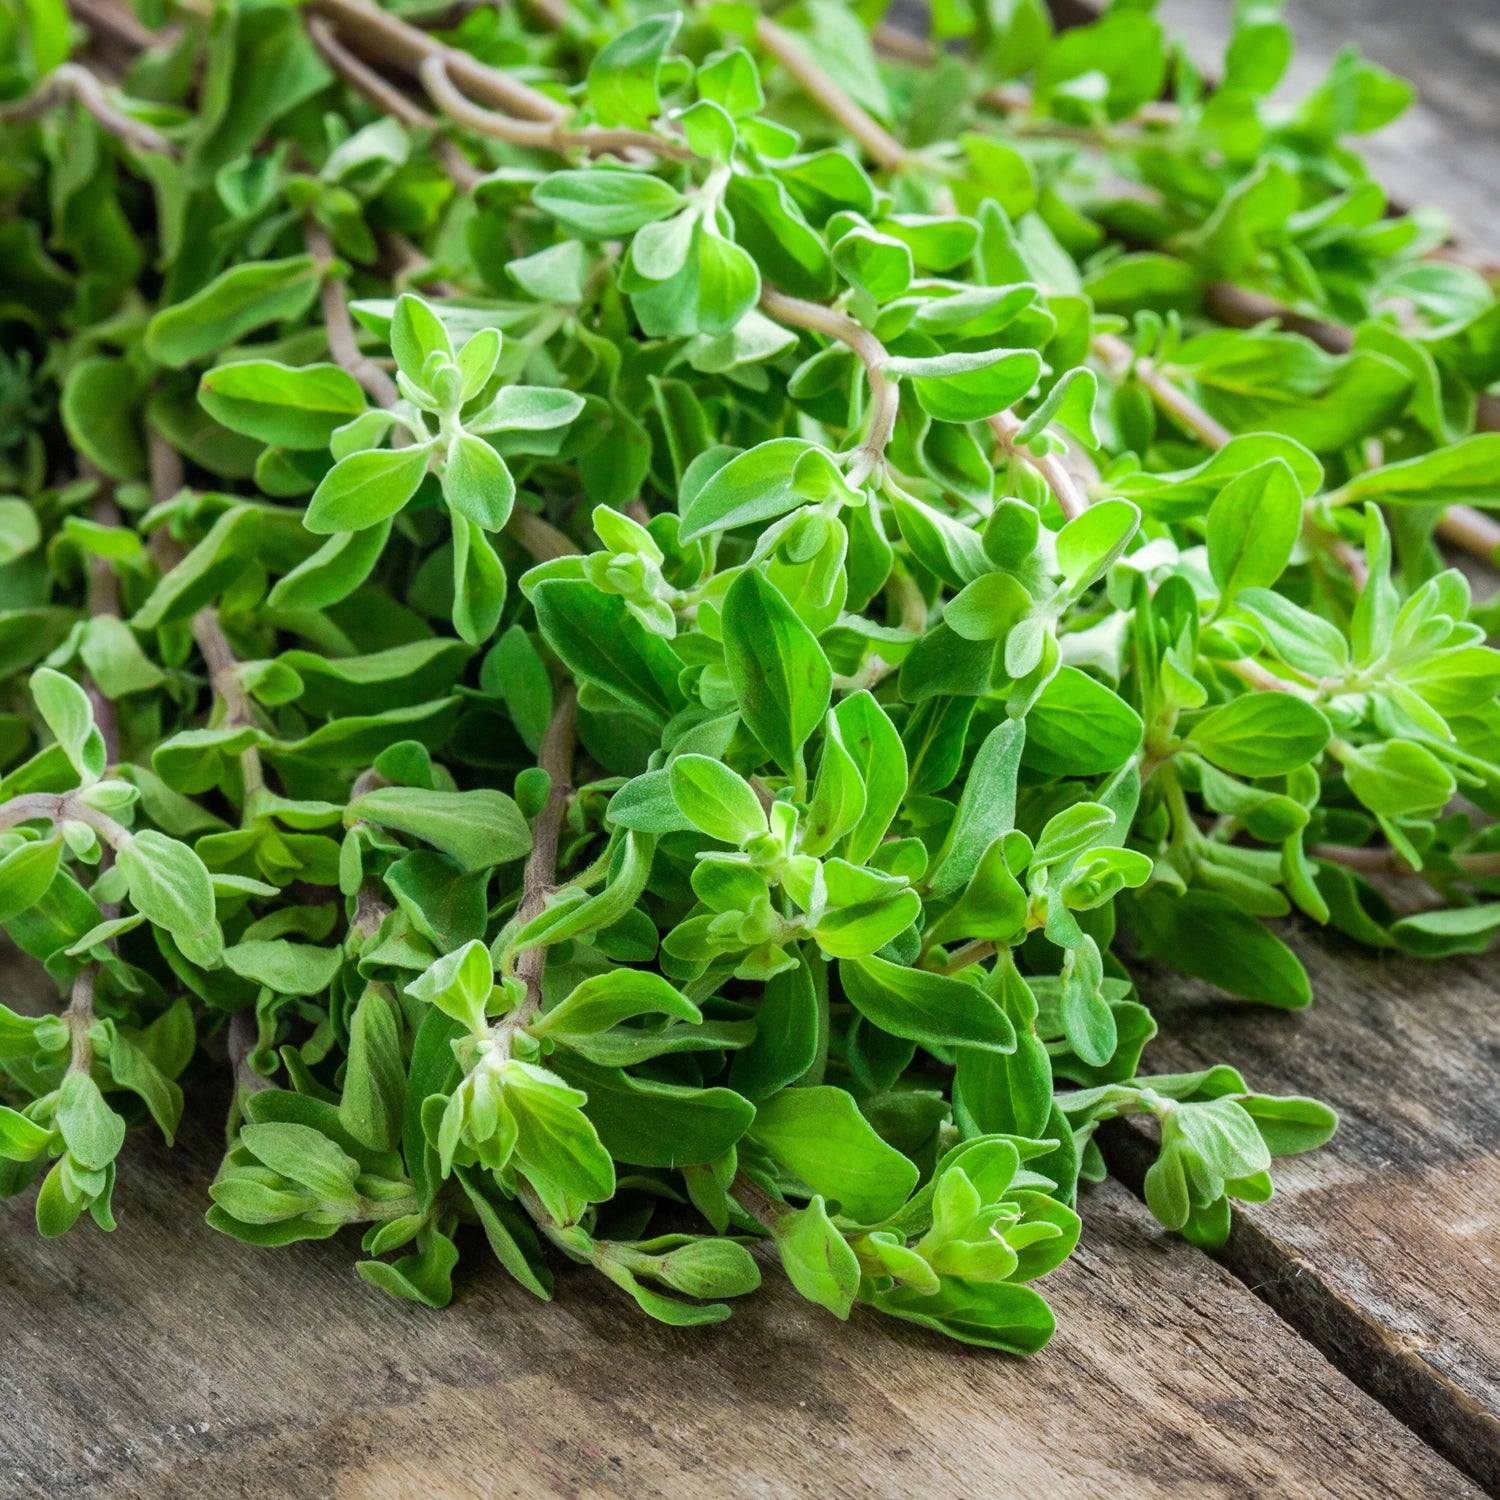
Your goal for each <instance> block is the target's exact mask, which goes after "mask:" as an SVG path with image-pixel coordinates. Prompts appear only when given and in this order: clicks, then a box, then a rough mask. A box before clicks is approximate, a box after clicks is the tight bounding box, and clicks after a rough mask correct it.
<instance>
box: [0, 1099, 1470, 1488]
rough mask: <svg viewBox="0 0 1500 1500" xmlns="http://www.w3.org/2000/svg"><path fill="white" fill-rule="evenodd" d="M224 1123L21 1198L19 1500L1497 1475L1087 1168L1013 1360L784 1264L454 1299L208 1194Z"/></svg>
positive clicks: (13, 1301)
mask: <svg viewBox="0 0 1500 1500" xmlns="http://www.w3.org/2000/svg"><path fill="white" fill-rule="evenodd" d="M214 1134H215V1127H214V1124H213V1122H212V1121H211V1120H202V1119H199V1120H194V1121H191V1122H190V1124H189V1129H187V1130H186V1131H185V1132H184V1136H185V1139H186V1140H188V1141H189V1142H195V1143H196V1144H194V1145H189V1146H187V1147H185V1148H183V1149H180V1150H178V1151H176V1152H172V1153H168V1152H167V1151H166V1150H165V1149H164V1148H162V1147H160V1146H159V1145H154V1144H152V1143H151V1142H150V1140H149V1138H148V1137H147V1136H146V1135H145V1134H144V1133H139V1134H138V1135H137V1136H134V1137H132V1140H131V1142H130V1146H129V1149H128V1150H127V1151H126V1153H125V1157H124V1163H123V1166H122V1173H121V1177H122V1181H121V1184H120V1190H119V1193H118V1196H117V1203H118V1204H119V1207H120V1227H119V1229H118V1231H117V1232H116V1233H115V1234H113V1235H107V1236H106V1235H101V1234H98V1233H96V1232H94V1231H93V1230H92V1229H91V1228H89V1227H83V1228H82V1229H81V1231H80V1232H77V1233H74V1234H71V1235H69V1236H68V1237H66V1238H65V1239H63V1240H59V1241H51V1242H48V1241H42V1240H39V1239H38V1238H37V1237H36V1236H35V1232H34V1230H33V1228H32V1226H31V1225H30V1223H29V1222H28V1220H29V1207H30V1206H29V1203H27V1202H25V1201H20V1202H17V1203H14V1204H12V1205H10V1206H8V1208H7V1209H6V1210H5V1211H4V1217H3V1218H0V1242H3V1247H4V1248H3V1253H0V1410H3V1411H4V1412H5V1414H6V1417H5V1423H4V1425H3V1427H0V1496H4V1497H6V1500H12V1497H14V1500H21V1497H27V1500H30V1497H35V1496H43V1495H45V1496H48V1497H62V1496H110V1497H119V1496H137V1497H141V1500H146V1497H152V1500H167V1497H172V1500H178V1497H181V1500H188V1497H192V1500H227V1497H231V1496H247V1497H249V1496H254V1497H256V1500H280V1497H287V1500H291V1497H296V1500H319V1497H324V1496H327V1497H334V1500H406V1497H415V1496H421V1497H423V1500H470V1497H474V1500H479V1497H484V1500H491V1497H497V1496H533V1495H534V1496H548V1495H564V1496H582V1495H587V1496H620V1497H629V1500H646V1497H652V1496H662V1497H671V1500H680V1497H686V1496H697V1495H703V1496H709V1495H713V1496H739V1495H755V1496H778V1497H779V1496H787V1497H791V1496H808V1495H814V1496H830V1497H843V1496H893V1497H894V1496H902V1497H906V1496H912V1495H922V1496H924V1497H928V1496H930V1497H933V1500H939V1497H944V1496H953V1497H960V1496H961V1497H965V1500H969V1497H975V1496H981V1495H982V1496H985V1497H1009V1496H1017V1497H1019V1496H1027V1497H1032V1496H1045V1497H1048V1500H1052V1497H1058V1500H1074V1497H1078V1500H1082V1497H1095V1496H1100V1497H1102V1496H1121V1495H1128V1496H1131V1497H1155V1496H1168V1495H1173V1496H1182V1495H1192V1496H1193V1497H1195V1500H1208V1497H1231V1496H1233V1497H1238V1496H1252V1495H1268V1494H1274V1495H1276V1496H1278V1497H1286V1500H1295V1497H1302V1496H1307V1497H1312V1496H1318V1497H1328V1496H1340V1497H1349V1500H1371V1497H1382V1496H1390V1497H1393V1500H1394V1497H1401V1500H1406V1497H1410V1496H1415V1495H1444V1496H1465V1495H1474V1494H1477V1493H1478V1492H1477V1491H1476V1490H1473V1489H1472V1488H1470V1487H1469V1486H1468V1485H1467V1484H1466V1483H1465V1481H1464V1480H1463V1479H1462V1478H1461V1476H1460V1475H1458V1474H1457V1473H1456V1472H1455V1471H1454V1470H1452V1469H1451V1468H1449V1467H1448V1466H1447V1465H1446V1464H1445V1463H1444V1462H1443V1461H1442V1460H1441V1459H1439V1458H1437V1457H1436V1456H1435V1455H1434V1454H1432V1453H1431V1452H1429V1451H1428V1450H1426V1449H1425V1448H1423V1447H1422V1445H1421V1444H1420V1443H1419V1442H1418V1441H1417V1440H1416V1439H1415V1438H1414V1437H1413V1436H1412V1435H1411V1434H1410V1433H1409V1432H1407V1431H1406V1430H1405V1429H1404V1428H1403V1427H1401V1426H1400V1425H1399V1424H1398V1423H1397V1422H1395V1421H1394V1420H1393V1419H1392V1418H1391V1417H1390V1416H1389V1415H1388V1414H1387V1413H1386V1412H1384V1411H1383V1410H1382V1409H1381V1408H1380V1407H1379V1406H1377V1405H1376V1404H1375V1403H1374V1402H1373V1401H1371V1400H1370V1399H1369V1398H1368V1397H1367V1396H1365V1395H1364V1394H1363V1393H1362V1392H1360V1391H1359V1390H1357V1389H1356V1388H1355V1387H1354V1386H1353V1385H1351V1384H1350V1383H1349V1382H1348V1381H1347V1380H1345V1379H1344V1378H1343V1377H1342V1376H1341V1375H1339V1374H1338V1373H1337V1372H1336V1371H1335V1370H1333V1369H1332V1368H1331V1367H1330V1366H1329V1365H1328V1364H1327V1363H1326V1361H1325V1360H1324V1359H1323V1358H1322V1357H1321V1355H1319V1354H1318V1353H1317V1351H1316V1350H1314V1349H1313V1348H1312V1347H1311V1346H1310V1345H1309V1344H1307V1343H1306V1342H1305V1341H1303V1340H1302V1339H1300V1338H1298V1337H1297V1336H1296V1335H1295V1334H1294V1333H1293V1332H1292V1331H1291V1330H1290V1329H1288V1328H1287V1327H1286V1326H1285V1325H1283V1324H1282V1323H1281V1322H1280V1321H1279V1320H1278V1319H1277V1318H1276V1316H1275V1315H1274V1314H1273V1313H1272V1312H1271V1311H1270V1310H1269V1309H1267V1308H1266V1307H1265V1306H1264V1305H1263V1304H1262V1303H1260V1302H1258V1301H1257V1300H1256V1299H1255V1298H1254V1297H1253V1296H1251V1295H1250V1293H1249V1292H1247V1291H1246V1290H1245V1289H1244V1288H1243V1287H1242V1286H1240V1284H1239V1283H1238V1282H1237V1281H1235V1280H1234V1279H1233V1278H1232V1277H1230V1276H1229V1275H1228V1274H1227V1273H1226V1272H1225V1271H1223V1270H1222V1269H1220V1268H1219V1267H1217V1266H1215V1265H1214V1264H1213V1263H1212V1262H1211V1261H1209V1260H1208V1259H1207V1258H1205V1257H1203V1256H1201V1255H1199V1254H1198V1253H1197V1252H1196V1251H1193V1250H1192V1249H1190V1248H1189V1247H1187V1246H1185V1245H1183V1244H1182V1243H1180V1242H1178V1241H1174V1240H1169V1239H1166V1238H1164V1237H1162V1236H1160V1235H1159V1234H1158V1233H1157V1232H1156V1231H1155V1229H1154V1228H1153V1226H1152V1224H1151V1221H1150V1219H1149V1217H1148V1216H1147V1215H1146V1213H1145V1210H1144V1209H1143V1208H1141V1207H1140V1205H1139V1204H1137V1203H1136V1202H1135V1201H1134V1200H1133V1199H1132V1198H1130V1197H1129V1195H1128V1194H1126V1193H1125V1192H1124V1190H1123V1189H1121V1188H1119V1187H1117V1186H1113V1185H1109V1186H1106V1187H1104V1188H1102V1189H1100V1190H1096V1191H1094V1192H1091V1193H1090V1194H1089V1195H1088V1198H1087V1201H1086V1203H1085V1205H1084V1209H1085V1215H1086V1235H1085V1240H1084V1244H1083V1247H1082V1249H1081V1250H1080V1252H1079V1254H1078V1256H1077V1257H1076V1259H1075V1260H1074V1261H1072V1262H1070V1263H1069V1264H1068V1265H1067V1266H1066V1267H1064V1269H1063V1270H1061V1271H1059V1272H1058V1273H1056V1274H1055V1275H1054V1276H1052V1277H1050V1278H1048V1280H1047V1281H1046V1282H1045V1283H1044V1287H1045V1290H1046V1291H1047V1293H1048V1296H1049V1298H1050V1300H1052V1302H1053V1303H1054V1306H1055V1307H1056V1309H1057V1313H1058V1317H1059V1321H1060V1323H1061V1325H1062V1327H1061V1332H1060V1333H1059V1335H1058V1337H1057V1339H1056V1340H1055V1341H1054V1342H1053V1344H1052V1345H1051V1346H1050V1347H1049V1348H1048V1349H1047V1350H1046V1351H1045V1352H1044V1353H1043V1354H1042V1355H1040V1356H1039V1357H1037V1358H1036V1359H1034V1360H1032V1361H1029V1362H1023V1361H1020V1360H1015V1359H1008V1358H1005V1357H1002V1356H998V1355H991V1354H988V1353H982V1352H978V1351H974V1350H969V1349H965V1348H963V1347H962V1346H959V1345H955V1344H950V1343H947V1342H944V1341H942V1340H939V1339H937V1338H936V1337H929V1336H927V1335H925V1334H923V1333H921V1332H919V1331H917V1330H914V1329H910V1328H906V1327H903V1326H901V1325H899V1324H894V1323H891V1322H888V1321H885V1320H881V1319H878V1318H876V1317H875V1316H873V1315H866V1314H863V1313H862V1312H856V1315H855V1317H854V1319H853V1320H852V1322H851V1324H850V1325H849V1326H847V1327H842V1326H840V1325H839V1324H837V1323H836V1322H835V1321H834V1320H833V1319H832V1318H831V1317H829V1316H828V1315H827V1314H825V1313H823V1312H821V1311H820V1310H819V1309H816V1308H813V1307H811V1306H810V1305H808V1304H806V1303H803V1302H801V1301H800V1300H799V1299H797V1298H796V1297H794V1296H793V1295H791V1294H790V1293H789V1292H788V1291H787V1290H786V1288H785V1285H784V1283H783V1282H782V1281H781V1278H780V1275H779V1272H777V1271H774V1270H773V1271H771V1273H770V1274H769V1275H768V1288H767V1292H766V1293H765V1294H763V1295H762V1296H760V1297H756V1298H752V1299H750V1301H749V1302H748V1303H747V1304H746V1305H745V1306H744V1307H743V1308H742V1309H741V1310H740V1311H739V1312H737V1313H736V1316H735V1317H734V1319H733V1320H732V1321H731V1322H729V1323H728V1324H725V1325H722V1326H720V1327H718V1328H712V1329H706V1330H695V1331H693V1330H673V1329H666V1328H662V1327H659V1326H657V1325H655V1324H652V1323H650V1322H648V1321H647V1320H646V1319H645V1318H644V1317H643V1316H642V1315H641V1314H639V1313H638V1311H637V1310H636V1309H635V1307H634V1305H633V1304H631V1303H629V1302H628V1301H627V1300H626V1299H625V1298H624V1297H623V1296H622V1295H621V1294H619V1293H617V1292H615V1291H614V1289H612V1288H610V1287H607V1286H605V1285H604V1284H602V1283H601V1282H600V1281H598V1280H597V1279H596V1278H594V1277H593V1276H592V1275H591V1274H589V1273H586V1272H571V1273H567V1274H564V1275H563V1276H562V1277H561V1280H560V1286H559V1296H558V1300H557V1303H556V1304H555V1305H553V1306H547V1305H544V1304H542V1303H539V1302H537V1301H535V1300H534V1299H533V1298H531V1297H530V1296H529V1295H528V1294H527V1293H526V1292H525V1291H523V1290H522V1289H521V1288H520V1287H518V1286H517V1285H515V1284H514V1283H512V1282H510V1281H508V1280H507V1279H506V1277H505V1276H504V1274H503V1272H501V1271H500V1269H499V1268H498V1267H497V1266H495V1265H494V1264H493V1262H492V1261H490V1260H489V1258H488V1255H487V1253H486V1252H485V1250H484V1248H483V1246H482V1244H480V1243H476V1244H474V1245H473V1246H472V1248H473V1250H474V1251H475V1252H476V1253H475V1254H474V1255H473V1257H472V1259H471V1261H470V1262H469V1267H470V1268H469V1269H468V1270H467V1272H466V1273H464V1274H463V1275H462V1279H461V1282H460V1286H459V1291H458V1297H457V1300H456V1302H455V1305H454V1306H453V1307H452V1308H450V1309H449V1310H447V1311H446V1312H441V1313H434V1312H429V1311H427V1310H425V1309H422V1308H418V1307H414V1306H412V1305H409V1304H402V1303H397V1302H393V1301H390V1300H388V1299H387V1298H385V1297H383V1296H381V1295H380V1294H378V1293H376V1292H374V1291H373V1290H371V1289H370V1288H368V1287H365V1286H364V1285H363V1284H362V1283H360V1282H359V1281H358V1280H356V1278H355V1277H354V1275H353V1273H352V1271H351V1269H350V1265H351V1261H352V1258H353V1257H352V1254H351V1250H352V1248H353V1246H352V1238H351V1241H350V1242H348V1243H346V1242H344V1241H328V1242H322V1243H317V1244H305V1245H299V1246H294V1247H292V1248H290V1249H288V1250H279V1251H263V1250H256V1249H252V1248H250V1247H248V1246H244V1245H240V1244H238V1243H236V1242H233V1241H230V1240H226V1239H222V1238H220V1237H219V1236H217V1235H215V1234H214V1233H213V1231H211V1230H210V1229H208V1228H207V1226H206V1225H205V1224H204V1223H203V1221H202V1217H201V1213H202V1208H203V1204H204V1202H205V1201H206V1199H205V1189H206V1185H207V1182H208V1179H209V1177H210V1175H211V1172H212V1168H213V1162H212V1159H211V1152H210V1150H209V1149H208V1148H209V1146H210V1145H211V1142H212V1138H213V1136H214Z"/></svg>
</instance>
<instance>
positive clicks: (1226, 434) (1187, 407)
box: [1094, 333, 1233, 450]
mask: <svg viewBox="0 0 1500 1500" xmlns="http://www.w3.org/2000/svg"><path fill="white" fill-rule="evenodd" d="M1094 353H1095V354H1096V355H1097V356H1098V357H1099V359H1100V360H1101V361H1102V362H1103V364H1104V368H1105V369H1106V370H1108V371H1109V373H1110V376H1111V377H1112V378H1113V379H1115V380H1124V379H1125V378H1126V377H1127V376H1130V375H1133V376H1134V377H1135V378H1136V379H1137V380H1138V381H1140V383H1141V385H1142V386H1144V387H1145V389H1146V391H1147V392H1148V393H1149V394H1150V396H1151V399H1152V400H1153V401H1154V402H1155V403H1156V404H1157V406H1159V407H1160V408H1161V409H1162V411H1164V412H1165V413H1166V414H1167V415H1168V416H1169V417H1171V418H1172V420H1173V421H1174V422H1176V423H1177V425H1178V426H1179V427H1181V428H1182V429H1183V430H1184V431H1185V432H1187V433H1188V434H1189V435H1190V436H1192V437H1195V438H1196V439H1197V440H1198V441H1199V442H1200V443H1202V444H1203V446H1204V447H1205V448H1213V449H1216V450H1217V449H1219V448H1222V447H1223V446H1224V445H1225V444H1226V443H1227V442H1228V441H1229V439H1230V438H1231V437H1232V436H1233V434H1232V433H1231V432H1230V431H1229V429H1228V428H1227V427H1226V426H1225V425H1224V424H1223V423H1222V422H1220V421H1219V420H1218V418H1216V417H1212V416H1210V415H1209V414H1208V413H1207V412H1206V411H1204V410H1203V408H1202V407H1201V406H1199V405H1198V403H1197V402H1196V401H1194V400H1193V399H1192V398H1191V397H1190V396H1189V395H1187V393H1186V392H1185V391H1183V390H1182V388H1181V387H1180V386H1178V385H1176V384H1174V383H1173V382H1172V381H1170V380H1168V379H1167V378H1166V377H1165V376H1164V375H1163V374H1162V373H1161V371H1160V370H1158V369H1157V368H1156V367H1155V366H1154V365H1153V364H1152V363H1151V361H1150V360H1149V359H1137V358H1136V357H1135V354H1134V352H1133V351H1132V350H1131V348H1130V345H1129V344H1127V343H1126V342H1125V341H1124V340H1123V339H1118V338H1116V337H1115V336H1114V334H1112V333H1101V334H1097V335H1096V336H1095V338H1094Z"/></svg>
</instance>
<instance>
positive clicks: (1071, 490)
mask: <svg viewBox="0 0 1500 1500" xmlns="http://www.w3.org/2000/svg"><path fill="white" fill-rule="evenodd" d="M1023 425H1024V424H1023V423H1022V421H1021V419H1020V418H1019V417H1018V416H1017V415H1016V414H1015V413H1014V412H1012V411H999V412H996V413H995V415H994V416H992V417H991V418H990V431H991V432H993V433H994V434H995V440H996V441H997V442H998V443H999V444H1000V446H1001V447H1002V448H1003V449H1004V450H1005V452H1006V453H1007V454H1008V455H1009V456H1010V457H1011V458H1013V459H1019V460H1020V461H1021V462H1022V463H1024V464H1029V465H1030V466H1031V467H1032V468H1033V469H1035V470H1036V472H1037V473H1038V474H1040V475H1041V477H1042V480H1043V482H1044V483H1045V484H1046V486H1047V488H1048V489H1049V490H1051V491H1052V494H1053V497H1054V498H1055V499H1056V501H1057V508H1058V509H1059V510H1060V511H1062V513H1063V515H1064V516H1065V517H1066V518H1067V519H1068V520H1070V521H1071V520H1072V519H1073V518H1074V517H1075V516H1081V515H1082V514H1083V513H1084V511H1086V510H1087V509H1088V505H1089V501H1088V496H1087V494H1085V493H1084V490H1083V487H1082V486H1081V485H1080V484H1079V483H1078V480H1077V478H1076V477H1075V476H1074V474H1073V472H1072V470H1071V469H1069V468H1068V466H1067V464H1066V463H1064V462H1063V457H1062V455H1061V454H1060V453H1043V454H1040V455H1038V454H1035V453H1033V452H1032V451H1031V449H1030V448H1029V447H1027V445H1026V444H1025V443H1020V442H1017V441H1016V439H1017V436H1018V435H1019V433H1020V431H1021V428H1022V426H1023Z"/></svg>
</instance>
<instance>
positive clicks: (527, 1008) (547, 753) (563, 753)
mask: <svg viewBox="0 0 1500 1500" xmlns="http://www.w3.org/2000/svg"><path fill="white" fill-rule="evenodd" d="M577 718H578V689H577V688H576V687H574V686H573V685H572V683H569V684H568V685H567V686H566V687H565V688H563V689H562V691H561V692H560V693H559V694H558V695H557V702H556V704H555V705H554V707H553V709H552V717H551V718H550V719H549V720H548V721H547V728H546V730H545V731H544V733H543V735H542V744H541V749H540V750H539V752H538V754H537V764H538V765H539V766H540V767H541V768H542V770H544V771H545V772H546V773H547V775H548V777H549V778H550V780H551V785H550V786H549V787H548V789H547V800H546V802H545V803H543V805H542V810H541V812H539V813H538V814H537V815H536V821H535V823H534V824H533V825H532V830H531V853H530V854H529V855H527V857H526V871H525V875H524V877H523V880H524V884H523V887H522V892H521V903H520V905H519V906H518V907H517V908H516V925H517V927H518V928H521V927H524V926H525V925H526V924H527V923H528V922H530V921H532V920H533V919H534V918H536V917H539V916H540V915H541V914H542V911H543V910H544V909H545V908H546V905H547V897H548V896H550V895H551V894H552V887H553V884H554V882H555V881H556V879H557V845H558V840H559V839H560V837H561V835H562V825H563V819H564V818H565V817H566V816H567V812H568V804H569V803H570V802H571V801H572V800H573V748H574V733H575V729H576V725H577ZM546 967H547V946H546V944H545V943H538V944H537V945H536V947H534V948H528V949H527V950H526V951H525V952H524V953H523V954H522V955H521V956H520V958H518V959H517V960H516V978H517V979H519V980H520V981H521V982H522V983H523V984H524V985H525V986H526V995H525V998H524V999H523V1000H522V1001H521V1003H520V1005H518V1006H517V1007H516V1008H515V1010H513V1011H512V1012H511V1013H510V1014H509V1015H508V1016H506V1017H505V1018H504V1019H503V1021H502V1023H501V1024H502V1025H503V1026H504V1028H505V1030H506V1031H507V1032H516V1031H519V1030H521V1029H522V1027H524V1026H526V1025H528V1024H529V1023H530V1022H531V1021H532V1020H533V1019H534V1018H535V1017H536V1016H537V1014H538V1013H539V1012H540V1011H541V1008H542V975H543V973H544V972H545V970H546Z"/></svg>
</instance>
